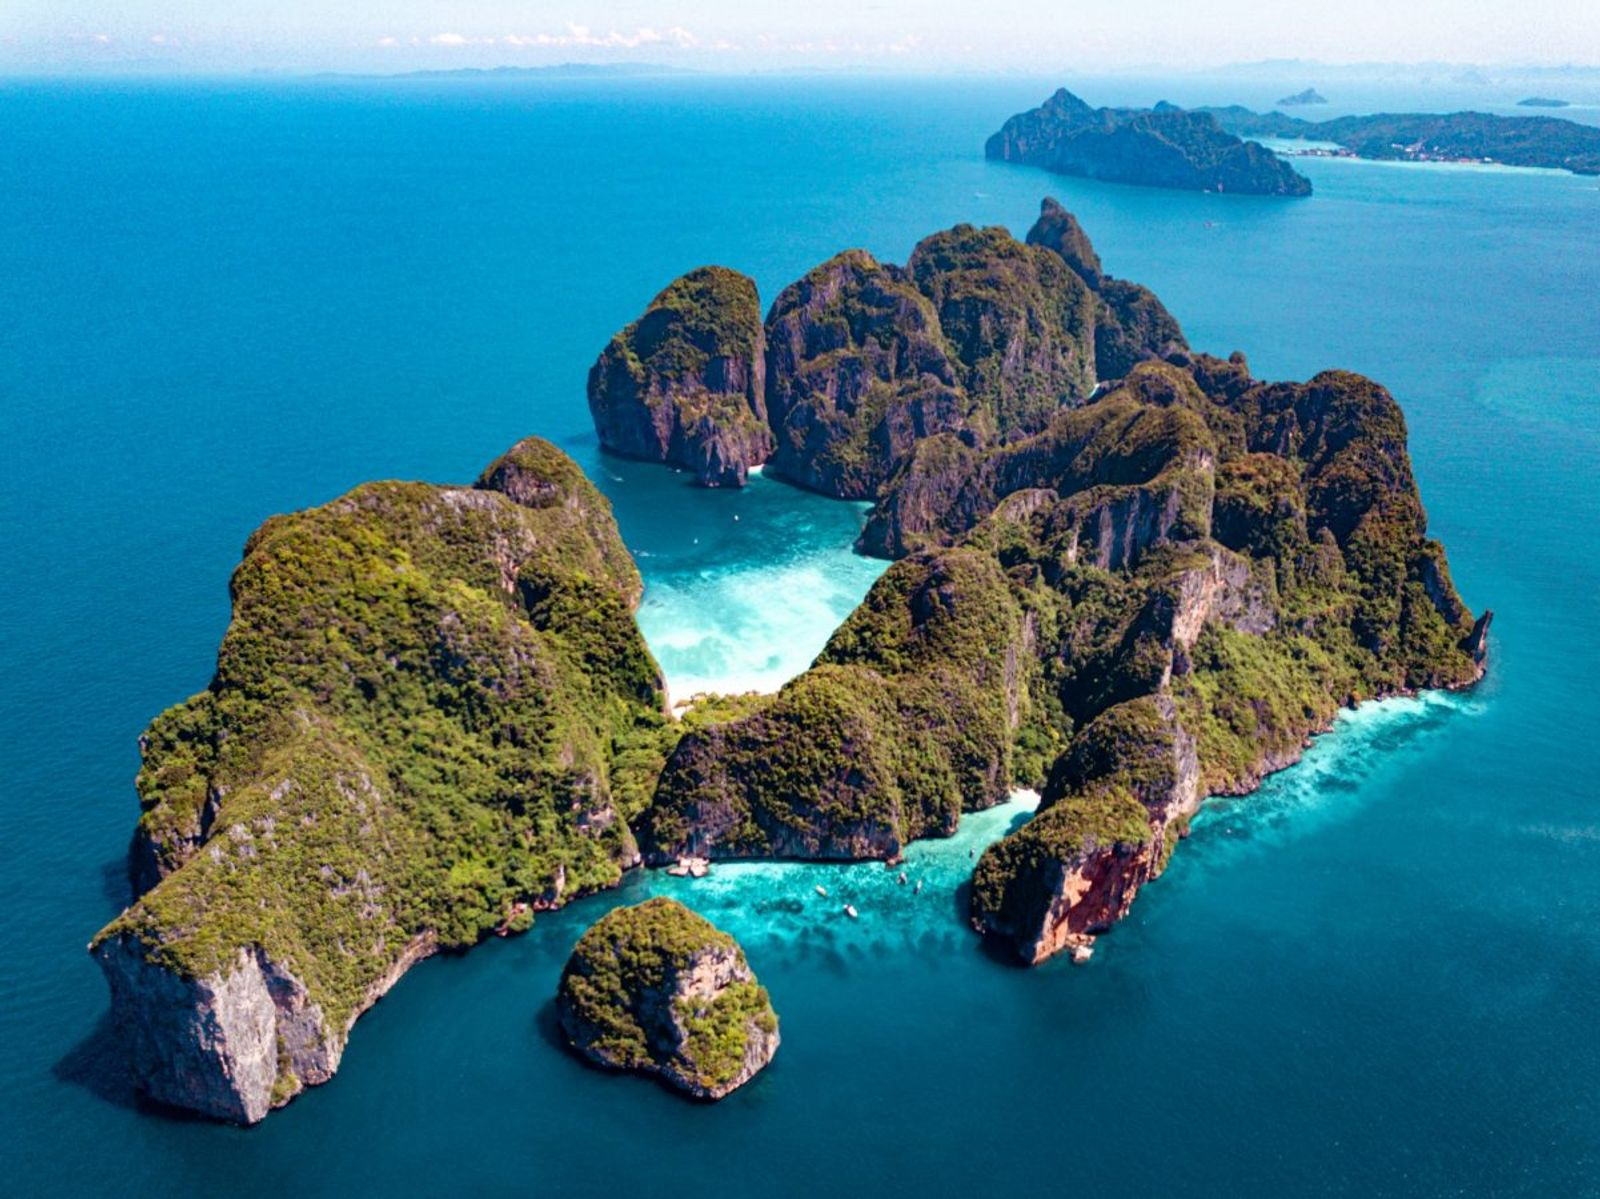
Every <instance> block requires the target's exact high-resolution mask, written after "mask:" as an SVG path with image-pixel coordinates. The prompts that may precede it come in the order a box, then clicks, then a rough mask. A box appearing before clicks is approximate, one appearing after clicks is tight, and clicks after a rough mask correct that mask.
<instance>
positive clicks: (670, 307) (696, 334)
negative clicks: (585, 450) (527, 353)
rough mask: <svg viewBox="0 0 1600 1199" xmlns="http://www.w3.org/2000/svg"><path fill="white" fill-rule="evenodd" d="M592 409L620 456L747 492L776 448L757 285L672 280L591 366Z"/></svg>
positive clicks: (732, 277)
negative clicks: (750, 478) (749, 480)
mask: <svg viewBox="0 0 1600 1199" xmlns="http://www.w3.org/2000/svg"><path fill="white" fill-rule="evenodd" d="M589 411H590V413H591V414H592V415H593V417H594V423H595V429H596V431H597V432H598V433H599V434H600V444H601V445H603V446H605V448H606V449H608V450H611V451H612V452H613V453H617V454H621V455H623V456H624V457H628V458H641V459H644V460H645V461H649V462H664V463H670V464H672V465H674V466H681V467H683V468H685V469H687V470H692V471H693V472H694V473H695V478H696V480H697V481H698V482H699V483H700V484H701V485H703V486H706V487H741V486H743V485H744V482H745V479H746V477H747V476H748V474H749V471H750V468H751V467H752V466H759V465H761V464H762V463H763V462H765V461H766V459H767V456H768V455H769V454H770V453H771V451H772V432H771V430H770V429H769V428H768V425H767V409H766V335H765V332H764V330H763V328H762V324H761V301H760V299H759V298H758V296H757V294H756V285H755V283H754V281H753V280H751V279H749V278H747V277H746V276H744V275H741V274H739V273H738V272H737V271H730V270H728V269H727V268H725V267H717V266H708V267H701V268H700V269H698V270H694V271H690V272H689V273H688V274H687V275H684V276H683V277H682V278H680V279H677V280H675V281H674V282H673V283H672V284H671V285H670V286H668V287H667V288H666V290H664V291H663V292H661V294H660V295H658V296H656V298H655V299H654V300H652V301H651V302H650V306H649V307H648V308H647V309H645V312H644V315H643V316H641V317H640V318H639V319H638V320H637V321H635V322H634V323H633V324H631V325H629V326H628V327H627V328H626V329H624V330H622V331H621V332H620V333H618V334H617V335H616V336H615V337H613V338H612V339H611V343H610V344H609V345H608V346H606V348H605V350H604V351H603V352H602V353H601V355H600V357H599V359H598V360H597V361H596V362H595V364H594V366H593V367H592V368H590V371H589Z"/></svg>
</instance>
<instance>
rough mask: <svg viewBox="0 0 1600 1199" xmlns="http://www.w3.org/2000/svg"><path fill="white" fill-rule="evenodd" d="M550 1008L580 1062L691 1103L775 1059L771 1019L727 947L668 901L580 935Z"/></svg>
mask: <svg viewBox="0 0 1600 1199" xmlns="http://www.w3.org/2000/svg"><path fill="white" fill-rule="evenodd" d="M556 1007H557V1010H558V1012H559V1014H560V1019H561V1027H562V1028H563V1029H564V1030H565V1031H566V1034H567V1037H568V1039H569V1040H570V1041H571V1043H572V1046H573V1048H575V1049H576V1050H577V1051H578V1052H579V1053H581V1054H582V1055H583V1056H584V1057H586V1058H588V1059H589V1060H590V1061H592V1062H595V1063H597V1064H599V1065H602V1066H608V1067H611V1068H614V1069H620V1070H636V1071H639V1072H641V1073H646V1074H653V1075H656V1076H657V1077H659V1078H660V1079H661V1080H662V1081H664V1082H666V1083H668V1084H670V1085H671V1086H673V1087H676V1088H677V1089H678V1090H680V1091H685V1092H687V1093H688V1094H690V1095H693V1096H695V1097H696V1098H700V1099H721V1098H722V1097H723V1096H725V1095H727V1094H728V1093H729V1092H731V1091H733V1090H734V1089H735V1088H737V1087H740V1086H743V1085H744V1084H745V1083H746V1082H749V1081H750V1079H751V1078H753V1077H754V1076H755V1074H756V1073H757V1071H759V1070H761V1069H762V1068H763V1067H765V1066H766V1065H767V1063H768V1062H770V1061H771V1060H772V1055H773V1054H774V1053H775V1052H777V1049H778V1017H777V1014H776V1013H775V1012H773V1010H772V1003H771V1001H770V1000H769V999H768V997H767V992H766V988H764V987H762V986H761V985H760V984H759V983H758V982H757V981H756V976H755V974H754V973H752V972H751V970H750V966H749V964H748V963H747V962H746V961H745V957H744V952H743V951H742V950H741V949H740V948H739V946H738V944H737V942H735V941H734V939H733V938H732V937H730V936H729V935H728V934H727V933H725V932H722V931H720V930H719V929H717V928H716V927H715V926H714V925H712V924H711V922H710V921H708V920H706V919H705V918H704V917H702V916H699V915H696V914H695V913H694V912H691V911H690V910H689V909H688V908H686V907H684V906H683V905H682V904H680V903H677V902H675V901H674V900H670V899H651V900H646V901H645V902H644V903H642V904H639V905H638V906H636V907H631V908H617V909H615V910H613V911H611V912H609V913H608V914H607V915H605V916H603V917H602V918H601V919H600V920H599V921H598V922H597V923H595V925H594V926H593V927H591V928H590V929H589V931H588V932H586V933H584V934H583V936H582V938H580V939H579V941H578V944H577V947H576V948H575V949H573V951H572V956H571V957H570V958H569V959H568V960H567V965H566V968H565V969H564V970H563V971H562V973H561V984H560V987H559V989H558V991H557V993H556Z"/></svg>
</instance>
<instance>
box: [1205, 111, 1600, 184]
mask: <svg viewBox="0 0 1600 1199" xmlns="http://www.w3.org/2000/svg"><path fill="white" fill-rule="evenodd" d="M1522 103H1523V104H1525V105H1526V104H1529V101H1527V100H1524V101H1522ZM1194 111H1195V112H1196V113H1198V114H1204V115H1207V116H1211V117H1215V118H1216V120H1217V122H1218V123H1219V124H1220V125H1221V126H1222V128H1224V129H1226V130H1228V131H1229V132H1231V133H1235V134H1238V135H1239V136H1241V137H1277V138H1305V139H1306V140H1308V141H1318V142H1332V143H1334V144H1335V145H1339V146H1343V147H1345V148H1346V149H1347V150H1348V151H1349V152H1350V153H1351V154H1353V155H1355V156H1356V157H1357V158H1378V159H1402V160H1406V161H1412V162H1426V161H1447V162H1448V161H1458V160H1465V161H1474V162H1476V161H1482V162H1498V163H1504V164H1505V165H1506V166H1513V167H1547V168H1551V169H1554V170H1568V171H1571V172H1573V173H1574V174H1576V175H1597V174H1600V129H1596V128H1595V127H1594V126H1592V125H1583V124H1580V123H1578V122H1577V121H1568V120H1564V119H1562V118H1560V117H1523V116H1516V117H1502V116H1496V115H1494V114H1493V113H1487V112H1450V113H1438V112H1409V113H1393V112H1379V113H1373V114H1371V115H1370V116H1349V117H1335V118H1334V119H1332V120H1329V121H1306V120H1302V119H1300V118H1299V117H1291V116H1288V115H1286V114H1284V113H1281V112H1252V111H1251V110H1250V109H1248V108H1245V107H1243V106H1242V105H1238V104H1233V105H1229V106H1227V107H1223V108H1200V109H1195V110H1194Z"/></svg>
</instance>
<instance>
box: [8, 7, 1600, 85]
mask: <svg viewBox="0 0 1600 1199" xmlns="http://www.w3.org/2000/svg"><path fill="white" fill-rule="evenodd" d="M1281 58H1304V59H1311V60H1316V61H1320V62H1325V63H1359V62H1422V61H1430V62H1447V63H1463V64H1482V65H1489V66H1493V65H1505V66H1511V65H1516V66H1557V65H1578V66H1587V67H1600V0H1495V2H1494V3H1489V2H1487V0H1275V2H1267V0H914V2H910V3H906V2H901V3H888V2H885V0H805V2H804V3H794V2H793V0H785V2H784V3H781V4H777V3H770V2H763V0H609V2H598V0H0V70H5V71H11V72H16V71H40V72H55V71H93V70H116V69H127V68H140V69H163V68H165V69H170V70H173V71H231V70H253V69H279V70H295V69H307V70H329V69H332V70H356V71H406V70H416V69H428V68H450V67H461V66H496V65H502V64H512V65H527V66H538V65H547V64H551V63H557V62H566V61H593V62H603V61H644V62H653V63H664V64H670V65H675V66H679V67H686V68H692V69H697V70H731V71H747V70H784V69H797V68H824V69H826V68H835V69H848V68H855V69H860V68H877V69H895V70H907V71H930V72H932V71H948V70H952V69H959V70H999V71H1007V70H1010V71H1033V70H1052V69H1057V68H1060V67H1062V66H1070V67H1075V68H1078V69H1091V68H1093V69H1098V70H1108V71H1115V70H1122V69H1128V70H1133V69H1138V68H1140V67H1150V66H1160V67H1167V68H1173V67H1189V68H1202V67H1207V66H1221V65H1225V64H1228V63H1237V62H1250V61H1257V60H1263V59H1281Z"/></svg>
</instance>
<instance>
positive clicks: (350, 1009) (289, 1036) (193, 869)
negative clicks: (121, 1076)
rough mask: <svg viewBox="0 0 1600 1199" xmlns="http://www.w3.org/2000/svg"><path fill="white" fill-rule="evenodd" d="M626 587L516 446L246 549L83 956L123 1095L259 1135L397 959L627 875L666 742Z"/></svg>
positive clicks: (573, 473)
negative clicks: (132, 1084)
mask: <svg viewBox="0 0 1600 1199" xmlns="http://www.w3.org/2000/svg"><path fill="white" fill-rule="evenodd" d="M640 590H641V587H640V580H639V575H638V572H637V571H636V570H635V569H634V566H633V562H632V560H631V559H630V558H629V556H628V553H627V551H626V550H625V549H624V548H623V546H622V543H621V540H620V539H619V538H618V536H617V532H616V526H615V524H614V523H613V521H612V519H611V513H610V507H609V505H608V504H607V503H606V501H605V500H604V498H603V497H601V495H600V494H599V493H598V492H597V491H596V490H595V489H594V487H593V485H592V484H590V483H589V482H588V480H586V479H585V478H584V477H583V474H582V472H580V471H579V470H578V468H577V466H576V465H575V464H574V463H573V462H572V461H571V460H570V459H568V458H567V457H566V456H565V455H563V454H561V453H560V451H558V450H557V449H555V447H553V446H551V445H549V444H548V443H545V442H541V441H538V440H535V439H530V440H528V441H525V442H522V443H520V444H519V445H517V446H516V447H515V448H514V449H512V450H511V451H510V452H509V453H508V454H506V455H505V456H504V457H502V458H501V459H499V460H498V461H496V462H495V463H494V464H492V465H491V466H490V468H489V469H488V470H487V471H485V472H484V475H483V477H482V479H481V480H480V481H479V484H478V486H476V487H470V488H467V487H435V486H430V485H426V484H420V483H374V484H368V485H366V486H363V487H360V488H357V489H356V490H355V491H353V492H351V493H349V494H348V495H346V496H343V497H341V498H340V499H337V500H334V501H333V502H332V503H330V504H326V505H324V506H323V507H321V508H315V509H311V510H309V511H306V512H300V513H296V514H294V515H290V516H279V517H274V518H273V519H271V520H269V521H268V522H267V523H266V524H265V525H263V526H262V528H261V529H260V530H258V531H257V532H256V533H255V535H254V536H252V537H251V539H250V541H249V544H248V545H247V546H246V548H245V555H244V560H243V562H242V563H241V564H240V566H239V568H238V570H237V571H236V572H235V574H234V578H233V620H232V622H231V624H230V625H229V627H228V632H227V634H226V636H225V637H224V639H223V643H222V648H221V651H220V652H219V655H218V662H217V673H216V677H215V679H214V680H213V682H212V684H211V686H210V687H209V688H208V689H207V690H206V691H204V692H202V693H200V694H199V695H197V696H195V697H194V698H193V699H191V700H189V701H188V702H186V703H183V704H180V705H178V706H177V707H175V708H172V709H170V710H169V711H167V712H165V713H163V714H162V715H161V716H159V717H158V718H157V719H156V720H155V721H154V722H153V723H152V725H151V727H150V729H149V731H148V732H147V733H146V735H145V737H144V739H143V742H142V744H143V747H144V765H143V769H142V770H141V772H140V776H139V792H140V797H141V800H142V802H143V805H144V815H143V817H142V818H141V820H140V824H139V834H138V837H137V838H136V843H135V860H136V862H137V863H138V868H137V870H136V875H137V877H138V879H139V882H140V883H141V884H142V893H141V894H140V896H139V898H138V899H137V900H136V902H135V903H134V904H133V905H132V906H131V907H130V908H129V909H128V910H127V911H126V912H124V913H123V914H122V915H121V916H119V917H118V918H117V919H116V920H115V921H113V922H112V923H111V924H110V925H109V926H108V927H107V928H106V929H104V930H103V931H102V932H101V933H100V934H99V935H98V936H97V937H96V938H95V941H94V943H93V945H92V946H91V949H92V951H93V953H94V955H95V957H96V959H97V960H98V961H99V963H100V965H101V968H102V969H103V971H104V972H105V975H106V978H107V981H108V983H109V984H110V988H111V1001H112V1017H113V1019H114V1020H115V1022H116V1023H117V1025H118V1026H119V1027H120V1028H121V1030H122V1034H123V1040H124V1042H125V1044H126V1045H127V1047H128V1049H129V1052H130V1061H131V1066H132V1069H133V1072H134V1075H135V1078H136V1080H137V1082H138V1084H139V1086H140V1087H141V1089H142V1090H143V1091H144V1092H145V1093H147V1094H148V1095H150V1096H151V1097H152V1098H154V1099H157V1100H159V1101H161V1102H164V1103H167V1104H171V1105H173V1106H177V1107H182V1108H186V1109H188V1110H190V1111H194V1112H198V1113H200V1114H203V1115H207V1116H213V1117H217V1118H220V1119H225V1120H233V1121H237V1122H240V1123H251V1122H253V1121H256V1120H259V1119H260V1118H261V1117H262V1116H263V1115H264V1114H265V1113H266V1112H267V1111H268V1109H269V1108H271V1107H273V1106H276V1105H278V1104H281V1103H284V1102H286V1101H287V1100H288V1099H290V1098H291V1097H292V1096H293V1095H294V1094H295V1093H296V1092H298V1091H299V1090H301V1089H302V1088H303V1087H306V1086H310V1085H313V1084H315V1083H319V1082H322V1081H325V1080H326V1079H327V1078H328V1077H330V1076H331V1075H332V1074H333V1072H334V1071H335V1070H336V1069H337V1068H338V1065H339V1060H340V1056H341V1054H342V1053H343V1050H344V1045H345V1040H346V1037H347V1035H348V1033H349V1030H350V1027H351V1025H352V1023H353V1022H354V1021H355V1019H356V1017H357V1016H359V1015H360V1014H361V1012H362V1011H364V1010H365V1009H366V1008H367V1007H368V1006H370V1005H371V1004H372V1003H373V1002H374V1001H376V1000H377V999H378V997H379V996H381V995H382V994H383V993H384V992H385V991H386V990H387V989H388V988H389V987H390V986H391V985H392V984H393V983H394V981H395V980H396V979H398V978H399V977H400V975H401V974H402V973H404V972H405V970H406V969H407V968H408V967H409V966H410V965H411V964H412V963H413V962H415V961H416V960H417V959H418V958H419V957H422V956H425V955H426V954H428V953H430V952H432V951H433V950H434V949H435V947H439V948H447V947H453V946H454V947H459V946H466V945H470V944H472V943H473V942H475V941H476V940H478V939H479V938H480V937H482V936H483V935H484V934H485V933H487V932H489V931H491V930H492V929H494V928H497V927H525V926H526V924H527V922H528V921H529V920H530V919H531V912H532V911H534V910H536V909H538V908H543V907H551V906H555V905H557V904H559V903H563V902H566V901H567V900H570V899H572V898H574V897H575V896H578V895H582V894H585V893H586V892H590V891H594V890H596V889H598V888H602V887H606V886H611V885H614V884H615V883H617V882H618V881H619V880H620V878H621V876H622V872H623V870H624V869H625V868H627V867H628V866H630V865H633V864H635V863H637V861H638V859H639V851H638V847H637V845H636V843H635V842H634V839H633V835H632V833H631V832H630V830H629V821H630V820H633V819H635V818H636V817H637V815H638V811H639V808H640V807H641V806H642V805H643V803H644V802H646V801H647V799H648V795H649V789H650V787H651V786H653V784H654V780H655V773H656V770H657V769H659V763H660V761H661V760H662V758H663V757H664V754H665V745H666V740H667V737H666V732H667V731H666V720H665V717H664V716H663V715H662V711H661V708H662V692H661V686H660V680H659V676H658V672H657V669H656V667H655V664H654V662H653V661H652V659H651V657H650V654H649V651H648V650H647V649H646V647H645V645H644V641H643V639H642V638H641V637H640V635H639V631H638V629H637V627H636V625H635V623H634V620H633V609H634V607H635V606H636V605H637V603H638V600H639V595H640Z"/></svg>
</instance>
